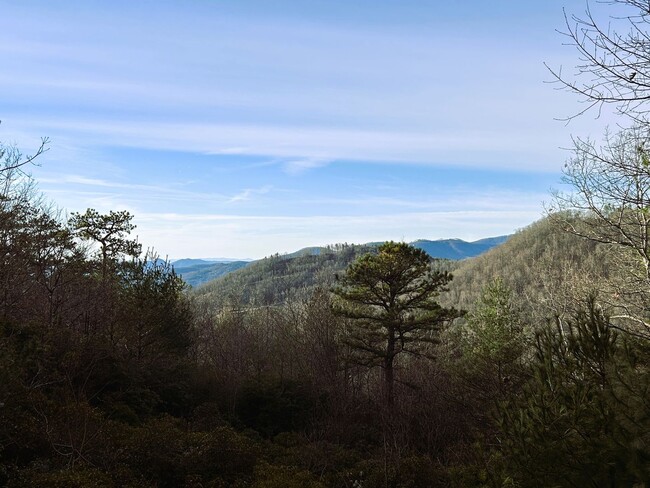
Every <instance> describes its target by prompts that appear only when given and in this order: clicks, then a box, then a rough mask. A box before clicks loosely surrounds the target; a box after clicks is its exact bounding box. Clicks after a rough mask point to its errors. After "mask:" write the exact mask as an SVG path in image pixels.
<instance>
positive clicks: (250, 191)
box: [228, 185, 271, 203]
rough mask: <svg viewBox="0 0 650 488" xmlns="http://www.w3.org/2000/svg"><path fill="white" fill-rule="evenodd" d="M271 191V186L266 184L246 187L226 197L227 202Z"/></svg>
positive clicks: (244, 199)
mask: <svg viewBox="0 0 650 488" xmlns="http://www.w3.org/2000/svg"><path fill="white" fill-rule="evenodd" d="M270 191H271V186H270V185H266V186H263V187H262V188H246V189H245V190H242V191H241V192H239V193H237V194H236V195H234V196H232V197H230V198H229V199H228V203H235V202H243V201H246V200H250V198H251V196H253V195H264V194H265V193H268V192H270Z"/></svg>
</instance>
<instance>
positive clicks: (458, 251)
mask: <svg viewBox="0 0 650 488" xmlns="http://www.w3.org/2000/svg"><path fill="white" fill-rule="evenodd" d="M509 237H510V236H498V237H488V238H486V239H480V240H478V241H474V242H467V241H463V240H461V239H440V240H437V241H428V240H425V239H420V240H417V241H414V242H411V243H410V244H411V245H412V246H414V247H417V248H419V249H422V250H423V251H424V252H426V253H427V254H428V255H429V256H431V257H432V258H442V259H455V260H458V259H465V258H473V257H475V256H478V255H479V254H483V253H484V252H486V251H489V250H490V249H492V248H493V247H496V246H498V245H500V244H503V243H504V242H506V241H507V240H508V238H509Z"/></svg>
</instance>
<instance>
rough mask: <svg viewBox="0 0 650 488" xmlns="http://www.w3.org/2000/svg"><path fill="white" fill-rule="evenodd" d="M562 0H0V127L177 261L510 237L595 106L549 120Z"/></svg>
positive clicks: (559, 58) (555, 113) (85, 200)
mask: <svg viewBox="0 0 650 488" xmlns="http://www.w3.org/2000/svg"><path fill="white" fill-rule="evenodd" d="M563 8H565V9H566V11H567V13H577V14H582V13H583V12H584V8H585V3H584V1H578V0H566V1H559V0H548V1H544V2H508V1H505V0H500V1H495V2H489V3H487V2H481V1H479V0H470V1H466V2H463V3H462V4H455V3H454V4H452V3H451V2H439V1H422V0H417V1H416V0H407V1H404V2H399V3H397V2H371V1H370V0H360V1H358V2H354V4H351V3H350V2H344V1H342V0H330V1H325V0H317V1H313V2H298V1H288V0H281V1H278V2H272V4H271V2H264V1H263V0H250V1H235V0H231V1H220V2H208V1H194V2H183V3H181V2H171V1H157V2H137V3H134V2H126V1H124V0H119V1H116V2H110V4H109V3H107V2H100V1H98V0H96V1H88V2H83V3H81V2H73V1H70V0H64V1H60V2H46V1H32V0H26V1H23V2H8V1H2V0H0V9H1V10H2V13H3V19H4V20H5V21H4V22H3V29H2V30H0V52H1V53H2V58H3V68H4V69H3V70H2V72H1V73H0V119H2V125H0V141H2V142H5V143H15V144H16V145H17V146H18V147H20V148H21V149H22V150H23V151H24V152H25V153H29V152H30V150H31V149H32V148H34V147H35V146H37V145H38V142H39V140H40V138H41V137H44V136H46V137H49V138H50V139H51V140H52V143H51V145H50V151H49V152H48V153H46V154H45V155H44V156H42V157H41V158H40V163H41V165H40V166H39V167H35V168H33V174H34V176H35V177H36V180H37V182H38V183H39V188H40V190H41V191H43V192H44V194H45V195H46V196H47V197H48V198H51V199H52V200H53V201H54V202H56V204H57V205H59V206H60V207H62V208H63V209H65V210H66V211H70V212H71V211H84V210H85V209H86V208H88V207H92V208H96V209H97V210H99V211H102V212H107V211H109V210H121V209H125V210H128V211H130V212H131V213H133V214H134V215H135V219H134V222H135V223H136V224H137V226H138V228H137V230H136V233H137V234H138V236H139V239H140V241H141V242H142V243H143V245H144V246H145V247H147V246H151V247H154V248H155V249H156V250H157V251H158V252H159V253H160V254H161V255H167V256H169V257H171V258H185V257H193V258H201V257H204V258H205V257H216V256H223V257H230V258H260V257H263V256H266V255H270V254H273V253H276V252H280V253H283V252H292V251H295V250H297V249H299V248H302V247H306V246H315V245H326V244H332V243H337V242H351V243H363V242H370V241H380V240H388V239H393V240H405V241H413V240H416V239H431V240H435V239H440V238H461V239H464V240H469V241H472V240H477V239H480V238H484V237H491V236H497V235H504V234H509V233H512V232H514V231H515V230H516V229H518V228H521V227H523V226H526V225H528V224H530V223H531V222H533V221H534V220H536V219H538V218H540V217H541V216H542V214H543V201H544V200H548V199H549V197H548V191H549V189H550V188H551V187H557V186H558V185H559V178H560V172H561V168H562V165H563V163H564V161H565V159H566V158H567V156H568V154H567V152H566V151H564V150H562V149H561V147H567V146H570V136H571V134H576V135H580V136H590V135H591V136H593V137H598V136H599V135H600V134H601V133H602V131H603V128H604V127H605V126H606V125H607V123H608V121H609V118H608V116H607V114H604V115H603V116H602V117H600V118H598V119H596V118H594V117H593V116H584V117H580V118H578V119H576V120H574V121H573V122H572V123H571V124H570V125H569V126H568V127H567V126H566V125H565V124H564V123H562V122H558V121H557V120H555V119H557V118H561V117H563V116H566V115H571V114H574V113H576V112H578V111H579V110H580V109H581V108H582V107H581V106H580V105H578V104H577V101H576V100H575V97H573V96H572V95H570V94H567V93H564V92H558V91H556V90H553V86H552V85H548V84H545V83H544V82H545V81H549V80H550V78H551V77H550V75H549V73H548V71H547V70H546V68H545V67H544V64H543V63H544V62H547V63H548V64H549V65H551V66H554V67H559V66H563V67H564V68H565V69H567V70H571V69H572V68H573V66H574V65H575V64H576V60H575V58H574V56H575V53H574V51H573V49H572V48H571V47H567V46H563V45H562V42H563V38H562V37H561V36H560V35H559V34H558V33H557V32H556V29H562V27H563V22H564V17H563V11H562V9H563ZM595 8H597V6H596V7H595ZM610 12H611V8H610V9H609V10H608V13H610ZM596 15H598V12H596Z"/></svg>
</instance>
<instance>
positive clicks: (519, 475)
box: [499, 299, 650, 487]
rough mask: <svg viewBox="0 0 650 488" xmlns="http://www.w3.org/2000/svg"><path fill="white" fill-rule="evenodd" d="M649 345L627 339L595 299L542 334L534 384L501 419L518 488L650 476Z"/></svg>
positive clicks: (616, 482)
mask: <svg viewBox="0 0 650 488" xmlns="http://www.w3.org/2000/svg"><path fill="white" fill-rule="evenodd" d="M646 363H647V344H645V343H644V342H643V343H640V342H637V341H635V340H634V339H633V338H630V337H629V336H627V337H626V336H621V335H620V334H618V333H617V332H616V330H615V329H613V328H612V327H611V325H610V323H609V320H608V318H607V317H605V316H604V315H603V314H602V312H601V311H600V310H599V309H598V307H597V305H596V304H595V302H594V300H593V299H590V300H589V302H588V303H587V305H586V308H585V309H583V310H582V311H580V312H579V313H577V314H576V316H575V317H574V319H573V320H571V321H568V322H566V323H560V322H558V323H557V324H556V327H555V328H548V329H545V330H543V331H542V332H540V333H539V335H538V337H537V344H536V357H535V360H534V362H533V363H532V365H531V377H532V379H531V381H530V382H528V383H527V384H526V386H525V387H524V389H523V392H522V394H521V395H519V396H516V397H513V398H511V399H509V400H507V401H506V402H505V403H504V404H503V406H502V408H501V410H500V414H499V426H500V430H501V433H500V435H499V438H500V439H501V446H500V447H501V449H502V451H503V452H504V453H505V456H506V457H505V459H506V461H507V464H508V466H509V468H510V471H511V473H512V474H513V476H514V477H515V478H516V479H517V480H518V483H519V486H540V484H541V485H543V486H558V487H560V486H633V485H635V483H640V482H642V481H644V480H647V479H648V476H650V445H649V444H648V441H650V438H649V437H648V433H649V432H650V430H649V429H650V416H648V405H647V399H648V396H647V393H648V391H649V388H650V377H649V376H648V373H647V371H648V369H647V364H646Z"/></svg>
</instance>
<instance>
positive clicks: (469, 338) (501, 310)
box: [458, 278, 529, 391]
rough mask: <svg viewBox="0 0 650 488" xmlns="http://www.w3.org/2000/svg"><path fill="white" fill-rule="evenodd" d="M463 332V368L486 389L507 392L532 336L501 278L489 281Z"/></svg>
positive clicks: (461, 343) (467, 316)
mask: <svg viewBox="0 0 650 488" xmlns="http://www.w3.org/2000/svg"><path fill="white" fill-rule="evenodd" d="M465 319H466V323H465V324H464V325H463V326H462V328H461V331H460V337H459V338H458V340H459V345H460V351H461V360H460V367H461V368H463V370H464V372H465V374H466V375H469V376H472V377H474V379H475V380H478V381H480V383H481V384H482V387H483V388H486V389H487V388H489V387H492V388H494V389H496V390H499V391H503V390H504V388H505V387H506V385H507V384H508V383H512V381H513V376H515V375H517V374H518V372H519V371H520V368H521V366H522V359H523V356H524V354H525V353H526V351H527V349H528V345H529V344H528V342H529V338H528V336H527V333H526V330H525V326H524V324H523V321H522V319H521V317H520V315H519V312H518V311H517V310H516V309H515V306H514V303H513V297H512V292H511V291H510V289H509V288H508V286H507V285H505V283H504V282H503V280H502V279H501V278H496V279H495V280H494V281H493V282H491V283H490V284H488V285H487V286H486V287H485V289H484V291H483V294H482V295H481V297H480V299H479V300H478V302H477V303H476V305H475V307H474V309H473V310H471V311H470V312H469V313H468V314H467V315H466V316H465Z"/></svg>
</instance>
